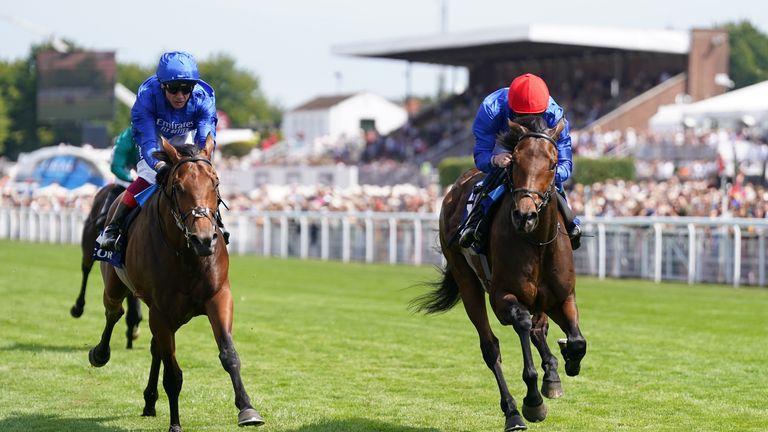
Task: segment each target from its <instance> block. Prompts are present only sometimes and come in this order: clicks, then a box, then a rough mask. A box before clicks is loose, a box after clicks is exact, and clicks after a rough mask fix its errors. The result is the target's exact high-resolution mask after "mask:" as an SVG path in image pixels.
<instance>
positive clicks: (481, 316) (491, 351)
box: [446, 261, 528, 432]
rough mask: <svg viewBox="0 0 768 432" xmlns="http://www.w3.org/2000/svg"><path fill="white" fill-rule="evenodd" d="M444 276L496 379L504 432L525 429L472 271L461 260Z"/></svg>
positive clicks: (482, 294) (497, 341)
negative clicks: (454, 286)
mask: <svg viewBox="0 0 768 432" xmlns="http://www.w3.org/2000/svg"><path fill="white" fill-rule="evenodd" d="M458 267H461V268H458ZM446 277H454V278H455V281H456V283H457V284H458V286H459V289H460V291H461V300H462V303H463V304H464V310H465V311H466V312H467V316H468V317H469V320H470V321H472V324H473V325H474V326H475V329H476V330H477V335H478V337H479V338H480V351H481V352H482V354H483V360H484V361H485V365H486V366H488V369H490V370H491V372H493V376H494V378H496V385H498V387H499V393H500V397H501V399H500V402H499V403H500V405H501V411H502V412H503V413H504V417H505V423H504V432H510V431H516V430H525V429H528V426H526V424H525V421H523V417H522V416H521V415H520V411H518V409H517V403H516V402H515V398H514V397H512V394H511V393H510V392H509V387H508V386H507V381H506V379H505V378H504V372H502V367H501V349H500V348H499V339H498V338H497V337H496V335H494V334H493V331H492V330H491V325H490V323H489V322H488V312H487V310H486V307H485V291H483V288H482V286H480V282H479V281H478V280H477V278H475V277H474V275H473V274H472V270H471V269H470V268H469V267H468V266H467V265H466V264H465V263H464V262H463V261H462V262H461V264H459V266H457V267H454V269H453V271H452V273H449V274H446Z"/></svg>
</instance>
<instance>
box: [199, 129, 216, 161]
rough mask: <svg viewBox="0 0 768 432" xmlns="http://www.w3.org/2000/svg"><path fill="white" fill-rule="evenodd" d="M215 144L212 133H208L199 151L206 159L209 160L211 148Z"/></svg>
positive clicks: (211, 152)
mask: <svg viewBox="0 0 768 432" xmlns="http://www.w3.org/2000/svg"><path fill="white" fill-rule="evenodd" d="M215 146H216V143H215V142H214V141H213V134H210V133H209V134H208V136H207V137H206V138H205V147H204V148H203V150H201V151H200V153H202V155H203V156H205V158H206V159H208V160H211V156H212V155H213V148H214V147H215Z"/></svg>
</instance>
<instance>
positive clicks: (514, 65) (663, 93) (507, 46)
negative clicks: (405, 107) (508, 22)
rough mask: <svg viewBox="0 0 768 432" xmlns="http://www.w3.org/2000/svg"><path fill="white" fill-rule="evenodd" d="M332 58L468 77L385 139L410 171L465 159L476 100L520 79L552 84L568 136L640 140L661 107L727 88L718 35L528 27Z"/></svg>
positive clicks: (386, 44)
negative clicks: (397, 63) (614, 133)
mask: <svg viewBox="0 0 768 432" xmlns="http://www.w3.org/2000/svg"><path fill="white" fill-rule="evenodd" d="M333 51H334V53H336V54H339V55H346V56H356V57H366V58H386V59H396V60H404V61H407V62H417V63H429V64H436V65H446V66H460V67H465V68H467V69H468V71H469V83H468V86H467V89H466V91H465V92H464V93H462V94H459V95H455V96H453V97H450V98H448V99H446V100H444V101H441V102H440V103H439V104H437V105H433V106H430V107H427V108H426V109H424V110H422V111H421V112H419V113H417V114H415V115H414V116H412V117H411V118H410V119H409V122H408V123H407V124H406V125H405V126H404V127H403V128H401V129H399V130H396V131H394V132H393V133H391V134H389V136H388V137H382V142H383V140H385V139H388V138H389V139H392V140H395V141H396V142H398V143H399V145H398V146H397V147H399V148H408V149H414V150H412V154H413V157H412V158H409V159H408V163H415V164H421V163H423V162H425V161H426V162H430V163H432V164H437V163H439V162H440V160H442V159H443V158H445V157H447V156H458V155H469V154H471V149H472V142H473V141H472V140H473V138H472V135H471V131H470V125H471V122H472V120H473V119H474V115H475V111H476V109H477V106H479V103H480V100H481V98H482V97H484V96H485V95H486V94H488V93H490V92H491V91H493V90H496V89H497V88H500V87H505V86H507V85H508V84H509V81H510V80H511V79H512V78H513V77H514V76H516V75H519V74H521V73H525V72H532V73H535V74H537V75H540V76H541V77H542V78H544V79H545V80H546V81H547V82H548V83H549V85H550V89H551V92H552V95H553V97H554V98H555V99H556V100H557V101H558V103H559V104H560V105H561V106H563V107H564V108H565V110H566V115H567V117H568V118H569V121H570V122H571V125H572V129H573V130H574V131H578V130H579V129H594V128H600V129H602V130H624V129H626V128H633V129H634V130H635V131H638V132H644V131H646V130H647V128H648V121H649V119H650V118H651V117H652V116H653V115H654V114H655V113H656V112H657V110H658V107H659V106H661V105H666V104H672V103H675V102H678V101H688V102H695V101H699V100H703V99H706V98H709V97H713V96H716V95H719V94H722V93H724V92H725V91H726V90H727V88H726V86H725V85H723V84H724V83H727V82H728V81H729V80H728V79H727V74H728V56H729V47H728V34H727V32H726V31H725V30H722V29H693V30H691V31H679V30H643V29H616V28H601V27H583V26H562V25H559V26H554V25H543V24H531V25H524V26H517V27H508V28H502V29H491V30H482V31H473V32H462V33H444V34H436V35H431V36H425V37H414V38H401V39H396V40H385V41H375V42H363V43H354V44H346V45H339V46H336V47H334V48H333ZM403 154H405V153H403ZM402 160H405V158H402ZM412 171H413V172H414V173H418V170H416V169H414V170H412ZM361 180H363V179H362V178H361Z"/></svg>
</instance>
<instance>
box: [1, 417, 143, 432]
mask: <svg viewBox="0 0 768 432" xmlns="http://www.w3.org/2000/svg"><path fill="white" fill-rule="evenodd" d="M115 418H117V417H100V418H85V419H77V418H62V417H58V416H55V415H41V414H18V413H11V414H10V415H9V416H8V417H6V418H4V419H0V431H3V432H27V431H37V432H47V431H50V432H56V431H89V432H125V431H127V430H128V429H122V428H119V427H114V426H104V425H102V424H101V423H103V422H107V421H111V420H114V419H115Z"/></svg>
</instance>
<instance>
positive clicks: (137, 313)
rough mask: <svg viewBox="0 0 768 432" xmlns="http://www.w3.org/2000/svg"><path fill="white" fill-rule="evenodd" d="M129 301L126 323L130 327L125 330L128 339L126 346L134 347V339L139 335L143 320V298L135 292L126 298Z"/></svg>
mask: <svg viewBox="0 0 768 432" xmlns="http://www.w3.org/2000/svg"><path fill="white" fill-rule="evenodd" d="M125 301H126V303H128V313H127V314H126V315H125V324H126V326H127V327H128V329H127V330H126V332H125V338H126V339H127V342H126V346H125V347H126V348H128V349H132V348H133V341H134V340H136V339H138V337H139V323H140V322H141V300H139V299H138V297H136V296H134V295H133V294H128V297H126V298H125Z"/></svg>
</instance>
